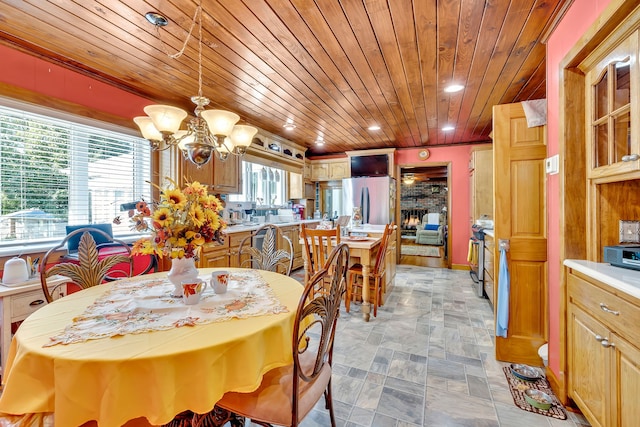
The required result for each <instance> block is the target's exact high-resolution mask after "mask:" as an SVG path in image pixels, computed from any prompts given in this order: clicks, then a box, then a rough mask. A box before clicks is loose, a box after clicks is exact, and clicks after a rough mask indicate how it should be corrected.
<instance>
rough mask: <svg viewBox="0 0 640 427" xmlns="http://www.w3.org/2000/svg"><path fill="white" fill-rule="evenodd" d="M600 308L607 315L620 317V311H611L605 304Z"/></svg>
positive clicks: (601, 304)
mask: <svg viewBox="0 0 640 427" xmlns="http://www.w3.org/2000/svg"><path fill="white" fill-rule="evenodd" d="M600 308H601V309H602V311H604V312H605V313H610V314H613V315H614V316H619V315H620V312H619V311H615V310H611V309H610V308H609V307H607V304H605V303H603V302H601V303H600Z"/></svg>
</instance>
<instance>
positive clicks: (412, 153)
mask: <svg viewBox="0 0 640 427" xmlns="http://www.w3.org/2000/svg"><path fill="white" fill-rule="evenodd" d="M471 147H472V146H471V145H457V146H448V147H433V148H431V147H430V148H429V152H430V155H429V158H428V159H427V160H421V159H420V157H419V156H418V153H419V152H420V151H421V150H423V149H424V147H420V148H416V149H403V150H397V151H396V154H395V162H396V164H397V165H398V166H400V167H403V166H416V167H425V166H429V163H441V164H442V163H450V164H451V168H450V177H449V182H450V186H449V192H448V196H449V225H450V227H449V236H450V237H449V239H450V240H449V241H450V242H451V249H450V253H451V264H452V267H453V268H461V269H462V268H467V266H468V264H467V251H468V249H469V237H471V224H469V204H470V195H469V156H470V152H471Z"/></svg>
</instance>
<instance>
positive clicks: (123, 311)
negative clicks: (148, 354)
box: [44, 270, 288, 347]
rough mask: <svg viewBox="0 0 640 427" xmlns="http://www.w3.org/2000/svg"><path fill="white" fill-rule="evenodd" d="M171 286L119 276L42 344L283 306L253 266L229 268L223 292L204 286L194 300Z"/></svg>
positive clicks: (155, 328) (276, 309)
mask: <svg viewBox="0 0 640 427" xmlns="http://www.w3.org/2000/svg"><path fill="white" fill-rule="evenodd" d="M173 289H174V286H173V285H172V284H171V282H169V280H168V279H166V278H154V279H144V276H140V277H137V278H132V279H125V280H121V281H118V282H116V283H114V284H113V285H112V287H111V288H110V289H109V291H108V292H107V293H105V294H104V295H102V296H100V297H99V298H98V299H97V300H96V301H95V302H94V303H93V304H91V305H90V306H89V307H87V309H86V310H85V311H84V313H82V314H81V315H80V316H78V317H76V318H74V319H73V322H72V323H71V324H70V325H68V326H67V327H66V328H65V330H64V331H63V332H62V333H60V334H58V335H56V336H54V337H51V338H50V339H51V341H50V342H49V343H47V344H45V345H44V346H45V347H49V346H53V345H57V344H71V343H78V342H84V341H88V340H94V339H100V338H107V337H113V336H118V335H126V334H139V333H143V332H151V331H160V330H167V329H172V328H176V327H181V326H194V325H196V324H199V323H200V324H202V323H211V322H221V321H225V320H230V319H233V318H246V317H252V316H262V315H265V314H278V313H285V312H287V311H288V309H287V307H286V306H284V305H282V304H281V303H280V301H279V300H278V298H277V297H276V296H275V294H274V292H273V289H271V287H270V286H269V284H268V283H267V282H266V281H265V280H264V279H263V278H262V276H261V275H260V273H259V272H257V271H251V270H249V271H242V272H236V271H233V272H231V274H230V275H229V285H228V289H227V292H226V293H225V294H222V295H218V294H215V293H214V292H213V290H212V289H211V288H210V287H209V286H207V288H206V290H205V291H204V292H203V294H202V298H201V299H200V302H199V303H198V304H196V305H185V304H184V303H183V302H182V298H174V297H172V296H171V292H172V291H173Z"/></svg>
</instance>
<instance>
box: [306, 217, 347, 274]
mask: <svg viewBox="0 0 640 427" xmlns="http://www.w3.org/2000/svg"><path fill="white" fill-rule="evenodd" d="M300 238H301V239H302V241H303V243H304V278H305V284H306V283H307V281H308V280H309V279H310V278H311V277H312V276H313V275H314V274H316V273H317V272H318V271H320V270H321V269H322V268H323V267H324V266H325V264H326V262H327V259H328V256H329V254H330V253H331V252H332V250H333V248H334V247H337V245H339V244H340V226H339V225H338V226H336V228H332V229H328V230H327V229H317V228H308V227H307V225H306V224H301V225H300Z"/></svg>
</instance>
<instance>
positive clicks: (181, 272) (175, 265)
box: [167, 258, 198, 298]
mask: <svg viewBox="0 0 640 427" xmlns="http://www.w3.org/2000/svg"><path fill="white" fill-rule="evenodd" d="M167 278H168V279H169V281H170V282H171V283H172V284H173V286H174V287H175V289H174V290H173V293H172V296H174V297H177V298H182V282H185V281H189V280H195V279H197V278H198V269H197V268H196V262H195V260H194V259H193V258H173V259H172V260H171V270H169V273H167Z"/></svg>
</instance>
